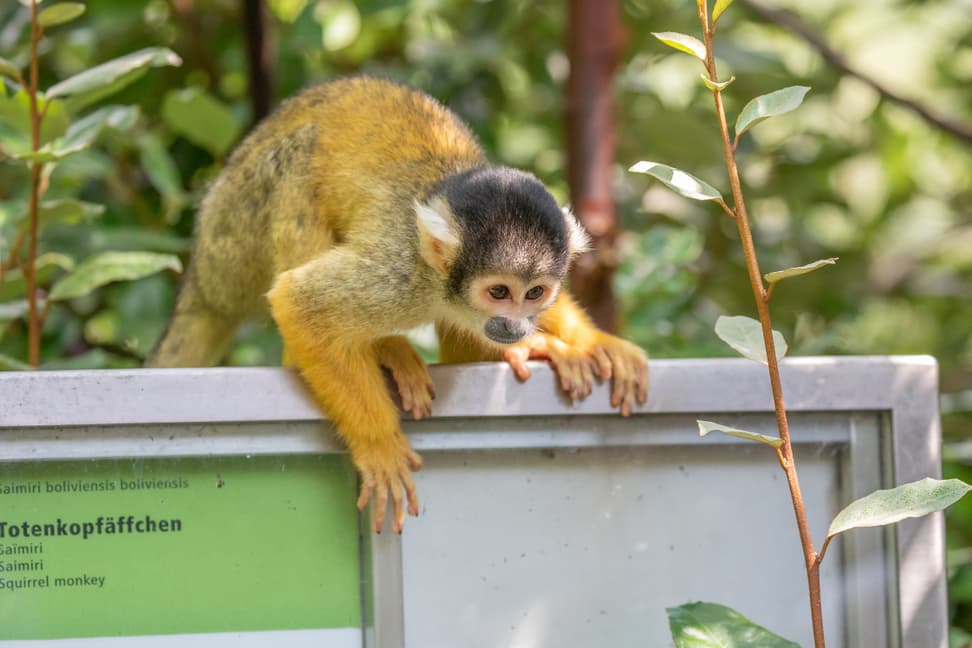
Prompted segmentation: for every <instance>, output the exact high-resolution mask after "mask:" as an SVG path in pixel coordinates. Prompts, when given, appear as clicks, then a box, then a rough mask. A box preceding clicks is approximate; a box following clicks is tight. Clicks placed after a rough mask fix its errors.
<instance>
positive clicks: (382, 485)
mask: <svg viewBox="0 0 972 648" xmlns="http://www.w3.org/2000/svg"><path fill="white" fill-rule="evenodd" d="M387 510H388V480H387V479H380V480H378V483H377V486H376V487H375V506H374V511H373V515H372V518H371V521H372V523H373V524H374V529H375V533H381V527H382V525H383V524H384V523H385V512H386V511H387Z"/></svg>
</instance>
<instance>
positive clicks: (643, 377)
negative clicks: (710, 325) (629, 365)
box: [638, 362, 650, 405]
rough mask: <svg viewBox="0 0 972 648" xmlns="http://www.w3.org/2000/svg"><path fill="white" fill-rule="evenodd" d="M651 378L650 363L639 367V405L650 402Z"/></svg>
mask: <svg viewBox="0 0 972 648" xmlns="http://www.w3.org/2000/svg"><path fill="white" fill-rule="evenodd" d="M649 383H650V377H649V375H648V363H647V362H645V363H644V364H642V365H639V367H638V403H640V404H641V405H644V404H645V403H646V402H647V401H648V385H649Z"/></svg>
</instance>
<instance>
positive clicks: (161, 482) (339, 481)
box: [0, 455, 361, 641]
mask: <svg viewBox="0 0 972 648" xmlns="http://www.w3.org/2000/svg"><path fill="white" fill-rule="evenodd" d="M355 489H356V486H355V474H354V470H353V468H352V467H351V465H350V464H349V462H348V461H347V459H346V457H344V456H335V455H328V456H304V455H300V456H274V457H266V456H257V457H248V458H245V457H215V458H178V459H169V458H166V459H126V460H86V461H72V462H32V463H16V464H0V641H2V640H16V639H60V638H69V637H117V636H139V635H143V636H144V635H166V634H196V633H225V632H247V631H268V630H307V629H346V630H354V631H357V630H358V629H360V627H361V592H360V571H359V535H358V517H357V511H356V509H355V507H354V502H355ZM346 635H347V632H345V636H346Z"/></svg>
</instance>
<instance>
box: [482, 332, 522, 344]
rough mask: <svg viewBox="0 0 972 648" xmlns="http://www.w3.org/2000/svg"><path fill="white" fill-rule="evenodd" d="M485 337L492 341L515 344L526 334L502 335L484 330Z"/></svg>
mask: <svg viewBox="0 0 972 648" xmlns="http://www.w3.org/2000/svg"><path fill="white" fill-rule="evenodd" d="M486 337H488V338H489V339H490V340H492V341H493V342H497V343H499V344H516V343H517V342H519V341H520V340H522V339H523V338H525V337H526V335H519V336H518V335H506V336H504V335H497V334H495V333H491V332H489V331H486Z"/></svg>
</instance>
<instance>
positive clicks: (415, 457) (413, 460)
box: [405, 448, 422, 472]
mask: <svg viewBox="0 0 972 648" xmlns="http://www.w3.org/2000/svg"><path fill="white" fill-rule="evenodd" d="M405 463H406V464H408V468H409V470H411V471H412V472H415V471H417V470H422V457H421V455H419V453H417V452H415V451H414V450H412V449H411V448H408V450H406V451H405Z"/></svg>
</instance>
